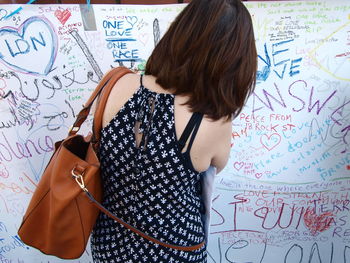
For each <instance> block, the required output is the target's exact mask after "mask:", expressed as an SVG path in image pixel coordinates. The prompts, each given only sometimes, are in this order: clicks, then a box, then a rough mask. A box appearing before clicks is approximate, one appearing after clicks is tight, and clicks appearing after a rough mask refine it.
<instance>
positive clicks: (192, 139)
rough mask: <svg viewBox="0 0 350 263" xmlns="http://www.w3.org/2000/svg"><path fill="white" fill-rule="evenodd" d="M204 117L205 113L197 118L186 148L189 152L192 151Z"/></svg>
mask: <svg viewBox="0 0 350 263" xmlns="http://www.w3.org/2000/svg"><path fill="white" fill-rule="evenodd" d="M198 114H199V113H198ZM202 119H203V114H199V115H198V118H196V123H195V126H194V129H193V132H192V135H191V138H190V141H189V143H188V146H187V149H186V152H188V153H189V152H190V151H191V148H192V144H193V141H194V138H195V137H196V134H197V132H198V129H199V126H200V125H201V122H202Z"/></svg>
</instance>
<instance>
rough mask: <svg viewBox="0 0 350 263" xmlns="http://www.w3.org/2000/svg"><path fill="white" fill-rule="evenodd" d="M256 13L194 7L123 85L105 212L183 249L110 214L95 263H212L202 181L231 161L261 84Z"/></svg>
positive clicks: (113, 107) (109, 113)
mask: <svg viewBox="0 0 350 263" xmlns="http://www.w3.org/2000/svg"><path fill="white" fill-rule="evenodd" d="M256 59H257V54H256V48H255V40H254V34H253V28H252V23H251V18H250V15H249V13H248V11H247V9H246V8H245V7H244V5H243V4H242V3H241V1H239V0H193V1H192V2H191V3H190V4H189V5H188V6H187V7H186V8H185V9H184V10H183V11H182V12H181V13H180V14H179V15H178V17H177V18H176V19H175V21H174V22H173V23H172V25H171V26H170V28H169V29H168V31H167V32H166V34H165V35H164V37H163V38H162V39H161V41H160V42H159V43H158V45H157V46H156V48H155V49H154V51H153V53H152V55H151V56H150V58H149V60H148V62H147V65H146V70H145V75H144V76H140V75H137V74H127V75H125V76H124V77H122V78H121V79H120V80H119V81H118V82H117V83H116V85H115V86H114V88H113V90H112V92H111V95H110V97H109V99H108V102H107V105H106V109H105V112H104V116H103V126H104V128H103V129H102V133H101V146H100V159H101V170H102V174H103V181H104V205H105V206H106V207H107V208H108V209H109V210H110V211H112V212H114V213H115V214H116V215H117V216H119V217H120V218H122V219H123V220H124V221H126V222H127V223H129V224H130V225H132V226H134V227H135V228H137V229H139V230H141V231H143V232H144V233H145V234H147V235H149V236H151V237H154V238H156V239H158V240H160V241H162V242H165V243H167V244H171V245H177V246H182V247H189V246H192V247H193V246H194V247H196V246H197V247H196V249H195V250H190V251H183V250H179V249H173V248H167V247H164V246H161V245H159V244H156V243H154V242H151V241H149V240H147V239H145V238H143V237H141V236H139V235H137V234H135V233H134V232H132V231H130V230H129V229H127V228H125V227H123V226H122V225H120V224H118V223H117V222H115V221H113V220H112V219H110V218H109V217H108V216H106V215H104V214H101V215H100V217H99V219H98V221H97V223H96V226H95V229H94V232H93V235H92V240H91V243H92V254H93V258H94V261H95V262H109V263H110V262H123V263H126V262H128V263H131V262H147V263H150V262H157V263H159V262H182V263H184V262H206V245H205V244H203V243H202V242H203V240H204V239H205V234H204V224H203V222H202V220H201V215H202V214H203V213H204V207H203V201H202V199H201V187H200V177H201V173H202V172H204V171H206V170H207V169H208V168H209V166H214V167H216V169H217V172H220V171H221V170H222V169H223V168H224V166H225V165H226V162H227V160H228V156H229V152H230V139H231V121H232V119H233V118H234V117H235V116H237V114H238V113H239V112H240V111H241V109H242V107H243V105H244V103H245V101H246V99H247V97H248V96H249V94H250V93H251V92H252V89H253V87H254V84H255V76H256V66H257V65H256V63H257V60H256Z"/></svg>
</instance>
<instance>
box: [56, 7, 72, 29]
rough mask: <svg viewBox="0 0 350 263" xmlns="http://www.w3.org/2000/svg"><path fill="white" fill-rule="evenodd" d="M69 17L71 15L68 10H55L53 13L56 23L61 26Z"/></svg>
mask: <svg viewBox="0 0 350 263" xmlns="http://www.w3.org/2000/svg"><path fill="white" fill-rule="evenodd" d="M71 15H72V14H71V12H70V11H69V10H68V9H66V10H60V9H57V10H56V11H55V17H57V19H58V21H60V22H61V24H62V25H64V24H65V23H66V22H67V20H68V18H70V17H71Z"/></svg>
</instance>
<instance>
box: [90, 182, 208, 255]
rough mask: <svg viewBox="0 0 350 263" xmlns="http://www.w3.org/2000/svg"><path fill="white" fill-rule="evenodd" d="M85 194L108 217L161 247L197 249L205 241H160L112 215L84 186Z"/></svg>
mask: <svg viewBox="0 0 350 263" xmlns="http://www.w3.org/2000/svg"><path fill="white" fill-rule="evenodd" d="M83 190H84V192H85V194H86V196H87V197H88V198H89V199H90V201H91V202H92V204H93V205H94V206H95V207H97V208H98V209H99V210H100V211H102V212H103V213H105V214H106V215H107V216H109V217H110V218H112V219H114V220H115V221H117V222H118V223H120V224H122V225H123V226H124V227H126V228H128V229H130V230H131V231H133V232H135V233H136V234H138V235H140V236H141V237H143V238H145V239H147V240H149V241H151V242H153V243H156V244H159V245H161V246H163V247H167V248H172V249H176V250H182V251H193V250H197V249H199V248H201V247H202V246H204V244H205V241H203V242H201V243H199V244H197V245H194V246H177V245H172V244H168V243H165V242H162V241H160V240H158V239H156V238H154V237H151V236H149V235H147V234H145V233H144V232H142V231H140V230H138V229H137V228H135V227H133V226H132V225H130V224H128V223H126V222H125V221H124V220H122V219H120V218H119V217H117V216H116V215H114V214H113V213H112V212H110V211H109V210H108V209H107V208H105V207H104V206H103V205H102V204H101V203H99V202H98V201H97V200H96V199H95V198H94V197H93V196H92V195H91V194H90V193H89V191H88V190H87V189H86V188H85V189H83Z"/></svg>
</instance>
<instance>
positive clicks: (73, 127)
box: [68, 125, 80, 133]
mask: <svg viewBox="0 0 350 263" xmlns="http://www.w3.org/2000/svg"><path fill="white" fill-rule="evenodd" d="M79 129H80V127H76V126H73V125H72V126H70V127H69V130H68V133H71V132H74V133H77V132H78V131H79Z"/></svg>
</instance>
